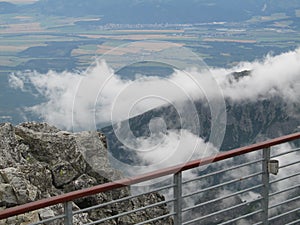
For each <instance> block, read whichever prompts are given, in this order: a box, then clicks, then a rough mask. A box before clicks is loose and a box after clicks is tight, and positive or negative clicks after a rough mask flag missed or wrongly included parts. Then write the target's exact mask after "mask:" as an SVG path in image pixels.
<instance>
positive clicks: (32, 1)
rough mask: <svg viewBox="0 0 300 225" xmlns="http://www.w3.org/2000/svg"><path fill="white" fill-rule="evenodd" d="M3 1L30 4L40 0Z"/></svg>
mask: <svg viewBox="0 0 300 225" xmlns="http://www.w3.org/2000/svg"><path fill="white" fill-rule="evenodd" d="M2 1H5V2H9V3H13V4H30V3H34V2H37V1H39V0H2Z"/></svg>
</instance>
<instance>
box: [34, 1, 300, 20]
mask: <svg viewBox="0 0 300 225" xmlns="http://www.w3.org/2000/svg"><path fill="white" fill-rule="evenodd" d="M31 7H34V8H35V9H36V10H38V11H39V12H41V13H43V14H51V15H60V16H86V15H98V16H102V17H103V20H101V21H100V23H201V22H212V21H243V20H247V19H250V18H251V17H252V16H256V15H268V14H272V13H278V12H281V11H285V12H287V13H288V15H289V16H292V17H295V9H297V8H300V2H299V1H296V0H287V1H280V0H272V1H270V0H265V1H261V0H244V1H241V0H239V1H237V0H187V1H181V0H173V1H171V0H166V1H162V0H112V1H106V0H89V1H81V0H72V1H69V0H51V1H49V0H40V1H39V2H37V3H35V4H33V5H32V6H31Z"/></svg>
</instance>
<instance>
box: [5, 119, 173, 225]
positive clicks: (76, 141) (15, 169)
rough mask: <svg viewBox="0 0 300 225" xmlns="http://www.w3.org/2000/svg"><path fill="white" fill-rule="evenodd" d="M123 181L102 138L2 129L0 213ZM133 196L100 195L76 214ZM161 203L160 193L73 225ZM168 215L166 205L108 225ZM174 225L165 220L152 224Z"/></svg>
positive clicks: (33, 126) (42, 126)
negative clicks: (54, 197)
mask: <svg viewBox="0 0 300 225" xmlns="http://www.w3.org/2000/svg"><path fill="white" fill-rule="evenodd" d="M120 178H122V174H121V172H120V171H117V170H115V169H113V168H111V167H110V164H109V160H108V157H107V149H106V140H105V137H104V136H103V134H101V133H99V132H96V131H85V132H80V133H69V132H65V131H61V130H59V129H57V128H56V127H53V126H50V125H48V124H46V123H23V124H21V125H18V126H15V127H14V126H13V125H12V124H9V123H4V124H0V207H1V209H5V208H8V207H13V206H16V205H20V204H24V203H27V202H32V201H35V200H38V199H42V198H47V197H50V196H55V195H58V194H62V193H66V192H70V191H74V190H79V189H83V188H86V187H91V186H94V185H97V184H101V183H105V182H109V181H113V180H117V179H120ZM129 195H130V190H129V188H122V189H118V190H114V191H109V192H105V193H99V194H97V195H94V196H89V197H86V198H81V199H78V200H76V201H75V202H74V203H73V210H76V209H82V208H86V207H90V206H93V205H96V204H101V203H104V202H107V201H110V200H113V199H119V198H122V197H126V196H129ZM163 200H164V197H163V196H162V195H160V194H158V193H151V194H147V195H142V196H140V197H135V198H132V199H129V200H126V201H123V202H118V203H115V204H111V205H108V206H105V207H101V208H100V209H96V210H91V211H90V212H89V213H82V214H77V215H76V216H75V217H74V224H84V223H88V222H92V221H94V220H97V219H100V218H104V217H108V216H112V215H116V214H119V213H121V212H125V211H128V210H130V209H136V208H138V207H143V206H145V205H149V204H151V203H155V202H160V201H163ZM61 212H63V206H62V205H56V206H53V207H49V208H46V209H42V210H37V211H34V212H30V213H27V214H25V215H21V216H17V217H13V218H9V219H7V220H2V221H0V224H28V223H29V222H35V221H39V220H41V219H47V218H50V217H53V216H55V215H59V214H60V213H61ZM167 213H168V210H167V208H166V205H163V204H162V205H160V206H156V207H153V208H149V209H147V210H143V211H140V212H136V213H132V214H129V215H126V216H122V217H120V218H116V219H112V220H110V221H109V222H106V223H105V224H124V225H125V224H135V223H138V222H141V221H144V220H148V219H151V218H154V217H157V216H161V215H164V214H167ZM61 223H62V222H56V223H53V224H61ZM172 223H173V222H172V220H171V219H170V218H167V219H164V220H160V221H156V222H155V223H153V224H172Z"/></svg>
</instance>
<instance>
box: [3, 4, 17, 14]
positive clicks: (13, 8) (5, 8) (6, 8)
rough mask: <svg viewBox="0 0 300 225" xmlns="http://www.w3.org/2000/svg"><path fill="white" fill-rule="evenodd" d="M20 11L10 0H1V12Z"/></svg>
mask: <svg viewBox="0 0 300 225" xmlns="http://www.w3.org/2000/svg"><path fill="white" fill-rule="evenodd" d="M16 12H18V7H17V6H16V5H14V4H12V3H9V2H0V13H1V14H9V13H16Z"/></svg>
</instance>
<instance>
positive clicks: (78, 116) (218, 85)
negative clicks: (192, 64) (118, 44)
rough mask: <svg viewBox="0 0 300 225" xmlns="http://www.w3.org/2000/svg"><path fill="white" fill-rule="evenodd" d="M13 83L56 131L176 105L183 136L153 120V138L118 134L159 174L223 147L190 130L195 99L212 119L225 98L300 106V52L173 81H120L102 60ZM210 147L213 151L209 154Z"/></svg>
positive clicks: (19, 77) (16, 77) (179, 75)
mask: <svg viewBox="0 0 300 225" xmlns="http://www.w3.org/2000/svg"><path fill="white" fill-rule="evenodd" d="M244 70H249V71H251V74H249V75H247V76H243V77H240V78H237V79H236V78H234V77H233V76H232V73H233V72H236V71H244ZM10 85H11V87H13V88H16V89H20V90H22V91H27V92H32V93H35V95H39V96H42V97H43V98H45V99H46V101H45V102H44V103H42V104H39V105H35V106H33V107H30V108H27V109H26V110H28V111H30V112H33V113H35V114H36V115H38V116H39V117H40V118H41V119H43V120H45V121H47V122H49V123H51V124H53V125H56V126H58V127H60V128H63V129H68V130H72V129H73V130H75V131H77V130H95V129H96V125H98V124H102V125H103V124H107V125H110V124H117V125H118V123H120V121H123V120H126V119H128V118H130V117H133V116H135V115H138V114H141V113H143V112H146V111H147V110H150V109H153V108H155V107H159V106H162V105H168V104H171V105H173V106H174V107H175V108H176V110H177V112H178V113H179V115H180V118H181V120H182V121H185V120H186V121H188V123H185V124H190V125H187V127H183V129H182V130H181V131H175V130H169V131H163V130H161V129H165V128H163V121H159V122H157V121H156V123H152V125H151V124H149V126H152V127H150V129H152V131H153V135H152V136H151V137H150V138H143V137H142V138H138V139H136V138H135V137H134V136H133V135H131V131H130V127H129V126H127V127H125V128H124V127H123V128H122V129H123V130H122V129H120V130H122V132H120V133H119V134H120V136H118V137H119V138H120V139H121V141H122V142H124V143H125V144H128V145H131V147H132V146H133V147H134V148H136V150H137V152H138V155H139V156H140V157H141V159H142V160H144V162H145V164H146V165H153V167H151V168H154V167H155V168H159V167H163V166H166V165H173V164H178V163H181V162H186V161H188V160H190V159H191V158H194V157H198V158H199V157H200V156H204V155H212V154H215V153H216V152H217V150H218V146H212V145H211V144H212V143H214V142H213V141H212V142H211V141H210V142H211V143H204V141H203V140H202V139H201V138H199V137H198V136H195V135H194V134H192V132H190V130H191V129H190V127H192V126H196V127H198V125H197V123H199V121H197V120H194V119H193V118H194V117H193V116H189V114H191V115H193V114H197V112H196V111H195V105H194V104H195V102H196V101H198V100H204V99H206V102H207V103H208V104H209V105H210V107H211V110H212V111H214V110H215V111H218V112H215V113H213V112H212V116H215V117H217V116H218V115H220V114H221V113H222V112H223V113H224V114H226V112H225V107H219V108H218V107H216V105H222V104H216V102H223V104H224V99H231V100H232V101H235V102H240V101H244V100H251V101H256V100H257V99H260V98H270V97H273V96H280V97H282V98H284V99H285V100H286V101H287V102H291V103H292V104H294V105H296V106H297V107H299V97H300V91H299V90H300V89H299V88H300V49H296V50H295V51H291V52H287V53H283V54H281V55H277V56H271V55H268V56H266V57H265V58H264V59H263V60H261V61H255V62H242V63H240V64H239V65H237V66H235V67H233V68H230V69H222V68H212V69H210V70H201V71H199V70H197V69H195V68H187V69H186V70H185V71H180V70H175V71H174V73H173V74H172V75H170V76H169V77H164V78H163V77H159V76H151V77H149V76H143V75H139V77H138V78H137V79H136V80H128V79H127V80H126V79H122V77H120V76H118V75H116V74H115V71H113V69H111V68H110V66H109V65H108V64H107V63H106V62H105V61H99V62H96V64H95V65H94V66H92V67H91V68H89V69H87V70H86V71H83V72H78V73H71V72H62V73H57V72H54V71H49V72H48V73H47V74H40V73H37V72H31V71H27V72H24V73H21V72H20V73H17V74H12V75H11V76H10ZM215 100H216V102H215ZM224 105H225V104H224ZM187 109H188V110H187ZM185 118H187V119H185ZM191 118H192V119H191ZM158 120H159V118H158ZM223 120H226V117H224V118H223ZM182 121H181V122H182ZM222 122H225V123H226V121H222ZM124 129H125V130H124ZM115 131H116V132H118V129H116V130H115ZM162 131H163V132H162ZM155 133H156V134H155ZM124 134H125V136H124ZM122 135H123V136H122ZM155 135H156V136H155ZM154 137H155V138H154ZM145 149H150V150H149V151H145ZM186 149H191V151H187V150H186ZM207 149H209V151H205V150H207ZM143 150H144V151H143ZM158 156H159V158H160V160H158V158H157V157H158ZM148 167H149V166H148ZM149 168H150V167H149Z"/></svg>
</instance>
